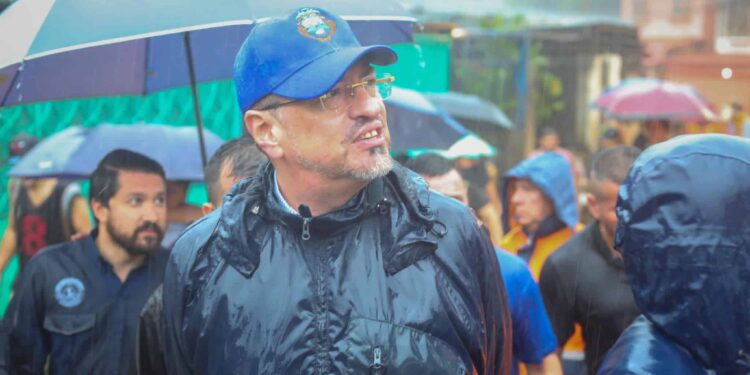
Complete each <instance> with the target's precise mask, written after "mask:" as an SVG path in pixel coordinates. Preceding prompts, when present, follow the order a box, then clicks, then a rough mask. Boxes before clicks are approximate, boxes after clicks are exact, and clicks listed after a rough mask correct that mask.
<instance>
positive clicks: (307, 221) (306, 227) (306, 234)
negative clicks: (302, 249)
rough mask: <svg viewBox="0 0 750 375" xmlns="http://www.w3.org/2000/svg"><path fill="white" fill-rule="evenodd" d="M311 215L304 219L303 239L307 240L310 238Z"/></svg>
mask: <svg viewBox="0 0 750 375" xmlns="http://www.w3.org/2000/svg"><path fill="white" fill-rule="evenodd" d="M311 220H312V219H311V218H309V217H306V218H303V219H302V240H304V241H307V240H309V239H310V221H311Z"/></svg>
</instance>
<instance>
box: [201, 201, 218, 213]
mask: <svg viewBox="0 0 750 375" xmlns="http://www.w3.org/2000/svg"><path fill="white" fill-rule="evenodd" d="M215 209H216V207H214V204H213V203H211V202H206V203H203V206H201V211H202V212H203V216H206V215H208V214H210V213H211V212H213V210H215Z"/></svg>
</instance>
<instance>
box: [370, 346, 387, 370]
mask: <svg viewBox="0 0 750 375" xmlns="http://www.w3.org/2000/svg"><path fill="white" fill-rule="evenodd" d="M370 374H372V375H384V374H385V366H383V350H382V349H381V348H380V347H379V346H376V347H375V348H374V349H373V350H372V364H371V365H370Z"/></svg>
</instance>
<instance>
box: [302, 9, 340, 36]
mask: <svg viewBox="0 0 750 375" xmlns="http://www.w3.org/2000/svg"><path fill="white" fill-rule="evenodd" d="M296 20H297V30H298V31H299V33H300V34H302V35H303V36H306V37H308V38H312V39H315V40H317V41H320V42H327V41H329V40H331V37H332V36H333V34H334V33H335V32H336V24H335V23H333V21H332V20H329V19H327V18H325V17H324V16H323V15H322V14H320V12H319V11H318V10H317V9H313V8H302V9H300V10H299V11H298V12H297V17H296Z"/></svg>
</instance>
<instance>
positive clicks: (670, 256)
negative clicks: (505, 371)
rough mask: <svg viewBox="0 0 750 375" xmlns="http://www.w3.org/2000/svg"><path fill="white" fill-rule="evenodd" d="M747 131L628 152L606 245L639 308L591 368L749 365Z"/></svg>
mask: <svg viewBox="0 0 750 375" xmlns="http://www.w3.org/2000/svg"><path fill="white" fill-rule="evenodd" d="M748 175H750V141H748V140H745V139H742V138H739V137H731V136H725V135H691V136H681V137H678V138H675V139H673V140H670V141H667V142H664V143H662V144H659V145H656V146H653V147H651V148H649V149H647V150H646V151H645V152H643V153H642V154H641V156H640V157H639V158H638V159H637V160H636V161H635V163H634V164H633V167H632V169H631V170H630V172H629V174H628V177H627V178H626V179H625V181H624V183H623V185H622V186H621V187H620V191H619V199H618V202H617V218H618V226H617V232H616V236H615V247H616V248H617V249H618V250H619V251H620V252H621V253H622V256H623V260H624V263H625V270H626V273H627V274H628V277H629V279H630V285H631V288H632V290H633V296H634V298H635V302H636V304H637V305H638V308H639V309H640V310H641V312H642V315H641V316H640V317H639V318H637V319H636V320H635V321H634V322H633V324H631V325H630V327H628V328H627V329H626V330H625V332H623V334H622V335H621V336H620V338H619V339H618V341H617V342H616V343H615V345H614V346H613V347H612V349H611V350H610V351H609V353H608V354H607V357H606V358H605V359H604V361H603V363H602V365H601V367H600V369H599V372H598V374H607V375H616V374H636V375H639V374H682V375H708V374H716V375H730V374H731V375H735V374H750V314H749V313H748V312H750V288H749V287H748V280H750V247H749V246H748V243H750V231H748V228H749V227H750V215H748V212H750V179H748Z"/></svg>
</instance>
